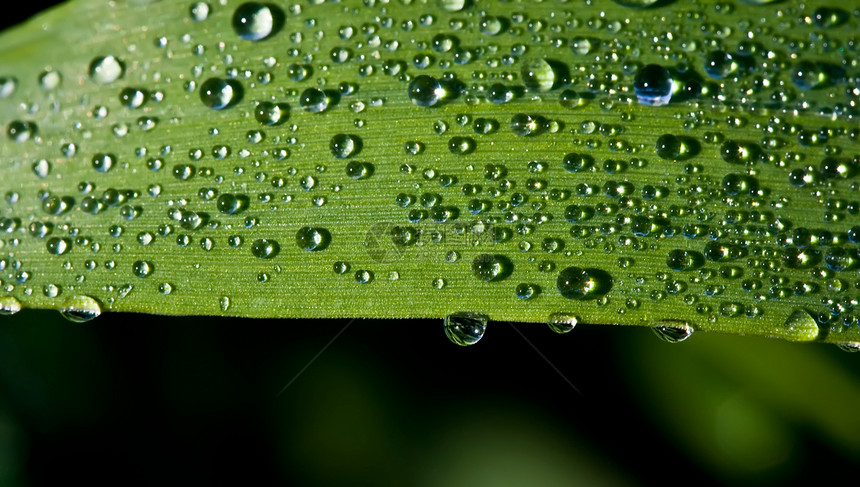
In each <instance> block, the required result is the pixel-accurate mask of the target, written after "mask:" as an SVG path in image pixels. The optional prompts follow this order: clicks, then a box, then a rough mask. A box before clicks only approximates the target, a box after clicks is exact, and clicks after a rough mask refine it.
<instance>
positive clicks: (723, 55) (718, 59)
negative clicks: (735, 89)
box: [705, 51, 738, 79]
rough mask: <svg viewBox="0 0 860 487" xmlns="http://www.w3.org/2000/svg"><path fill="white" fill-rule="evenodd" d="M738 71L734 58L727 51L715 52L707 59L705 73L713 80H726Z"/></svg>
mask: <svg viewBox="0 0 860 487" xmlns="http://www.w3.org/2000/svg"><path fill="white" fill-rule="evenodd" d="M737 69H738V65H737V63H735V61H734V58H733V57H732V55H731V54H729V53H727V52H726V51H713V52H711V53H710V54H708V55H707V56H706V57H705V72H706V73H708V76H710V77H712V78H716V79H722V78H725V77H726V76H728V75H730V74H732V73H734V72H735V71H737Z"/></svg>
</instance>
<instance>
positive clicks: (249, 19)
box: [233, 2, 283, 42]
mask: <svg viewBox="0 0 860 487" xmlns="http://www.w3.org/2000/svg"><path fill="white" fill-rule="evenodd" d="M281 18H283V12H281V11H280V9H278V7H276V6H274V5H271V4H261V3H257V2H247V3H243V4H242V5H239V7H237V8H236V11H235V12H234V13H233V30H234V31H236V34H237V35H238V36H239V37H241V38H242V39H245V40H246V41H255V42H256V41H261V40H263V39H266V38H267V37H269V36H271V35H272V34H273V33H275V32H276V31H277V30H278V27H279V24H280V22H281Z"/></svg>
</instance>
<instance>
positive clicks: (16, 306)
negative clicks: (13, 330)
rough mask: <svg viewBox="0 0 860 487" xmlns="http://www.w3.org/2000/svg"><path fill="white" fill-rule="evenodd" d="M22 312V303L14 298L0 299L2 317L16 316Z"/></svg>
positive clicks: (0, 314)
mask: <svg viewBox="0 0 860 487" xmlns="http://www.w3.org/2000/svg"><path fill="white" fill-rule="evenodd" d="M19 311H21V302H20V301H18V300H17V299H15V297H14V296H3V297H0V316H9V315H14V314H15V313H17V312H19Z"/></svg>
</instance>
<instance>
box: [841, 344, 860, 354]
mask: <svg viewBox="0 0 860 487" xmlns="http://www.w3.org/2000/svg"><path fill="white" fill-rule="evenodd" d="M836 346H837V347H839V349H840V350H842V351H843V352H848V353H857V352H860V342H841V343H837V344H836Z"/></svg>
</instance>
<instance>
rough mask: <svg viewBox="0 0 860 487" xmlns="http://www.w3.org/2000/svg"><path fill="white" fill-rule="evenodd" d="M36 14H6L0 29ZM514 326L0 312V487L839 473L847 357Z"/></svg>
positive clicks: (859, 409)
mask: <svg viewBox="0 0 860 487" xmlns="http://www.w3.org/2000/svg"><path fill="white" fill-rule="evenodd" d="M49 3H54V2H45V1H32V2H28V3H27V4H26V5H19V7H21V8H20V9H18V10H9V11H7V12H6V14H4V15H5V16H4V18H3V19H2V25H0V26H6V25H11V24H14V23H17V22H20V21H22V20H23V19H25V18H26V17H27V16H29V15H30V14H32V13H33V12H36V11H38V10H41V9H42V8H44V7H45V6H46V4H49ZM348 324H349V326H347V325H348ZM344 327H346V330H344ZM518 330H520V331H521V332H522V333H523V334H524V335H525V337H526V338H527V339H528V340H529V341H530V342H531V343H533V344H534V346H535V347H536V348H537V349H538V350H539V351H540V354H539V353H537V352H536V351H535V350H534V349H533V348H532V346H531V345H530V344H529V343H528V342H527V341H526V340H524V339H523V337H522V336H520V334H519V333H518V332H517V330H515V329H514V327H513V325H511V324H508V323H491V324H490V326H489V328H488V330H487V334H486V336H485V337H484V339H483V340H482V341H481V342H480V343H478V344H477V345H475V346H473V347H470V348H460V347H457V346H456V345H453V344H452V343H450V342H448V340H447V339H446V338H445V336H444V334H443V332H442V324H441V322H440V321H417V320H413V321H373V320H358V321H355V322H352V323H350V322H349V321H348V320H330V321H322V320H321V321H307V322H303V321H297V320H236V319H219V318H189V317H159V316H145V315H127V314H107V315H103V316H102V317H101V318H99V319H98V320H96V321H94V322H92V323H88V324H73V323H69V322H67V321H65V320H63V319H62V318H61V317H60V316H59V314H58V313H55V312H40V311H23V312H21V313H19V314H18V315H15V316H12V317H0V486H39V485H57V484H60V483H68V482H69V481H73V480H83V481H87V482H88V483H90V484H99V483H106V482H110V483H112V484H117V485H153V484H159V485H163V484H178V483H187V484H192V485H219V484H231V483H232V484H245V483H248V482H249V481H251V480H252V479H258V478H268V479H270V482H268V483H271V484H286V483H295V484H301V485H322V486H325V485H351V486H353V485H358V486H360V485H398V486H399V485H415V486H437V485H444V486H461V485H462V486H474V485H494V486H508V485H511V486H514V485H517V486H521V485H529V486H572V485H649V484H654V485H656V484H660V485H664V484H666V483H667V482H672V481H677V482H689V481H690V480H692V479H695V482H696V483H697V484H705V485H707V484H715V485H718V484H732V485H744V484H755V485H783V484H787V483H792V484H799V483H810V484H815V485H818V484H821V483H827V482H828V481H832V480H834V479H850V478H852V477H855V476H856V471H857V470H856V468H857V462H858V459H860V365H858V364H860V362H858V361H860V354H848V353H844V352H841V351H840V350H838V349H837V348H836V347H832V346H824V345H795V344H790V343H783V342H779V341H775V340H766V339H758V338H742V337H725V336H718V335H695V336H693V337H692V338H691V339H690V340H688V341H687V342H684V343H682V344H676V345H670V344H667V343H664V342H661V341H659V340H658V339H657V338H656V337H655V336H654V335H653V334H652V333H651V331H650V330H647V329H639V328H635V329H634V328H627V329H623V328H619V327H605V326H587V325H580V326H578V327H577V329H575V330H574V331H573V332H572V333H570V334H568V335H564V336H560V335H556V334H553V333H552V332H550V331H549V330H548V329H547V327H546V326H542V325H518ZM341 331H343V333H342V334H341V335H340V336H339V337H338V338H337V339H336V340H335V341H334V342H332V343H331V345H330V346H329V347H328V348H327V349H326V350H325V351H324V352H323V353H322V354H320V355H319V356H318V358H316V360H314V357H316V356H317V354H318V353H319V352H320V350H322V349H323V348H324V347H326V344H328V343H329V342H330V341H331V340H332V338H334V337H335V336H337V335H338V333H340V332H341ZM541 354H542V355H543V356H545V357H546V358H547V359H548V360H549V362H551V363H552V364H553V365H550V364H549V363H548V362H547V361H545V360H544V358H543V357H542V356H541ZM311 362H312V363H311ZM309 363H310V365H309V366H308V364H309ZM306 366H307V367H306ZM553 366H554V367H555V368H557V369H558V371H560V372H561V374H563V375H564V377H562V376H561V375H559V373H558V372H556V370H555V369H554V368H553ZM302 370H304V372H303V373H301V374H300V375H298V377H296V375H297V374H299V372H301V371H302ZM293 379H295V380H293ZM291 381H292V382H291ZM569 382H570V383H572V384H573V385H574V386H575V387H576V389H574V388H573V387H571V386H570V384H569ZM288 383H290V386H289V387H288V388H287V389H286V390H284V392H283V393H280V391H281V390H282V388H283V387H284V386H285V385H287V384H288Z"/></svg>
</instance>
